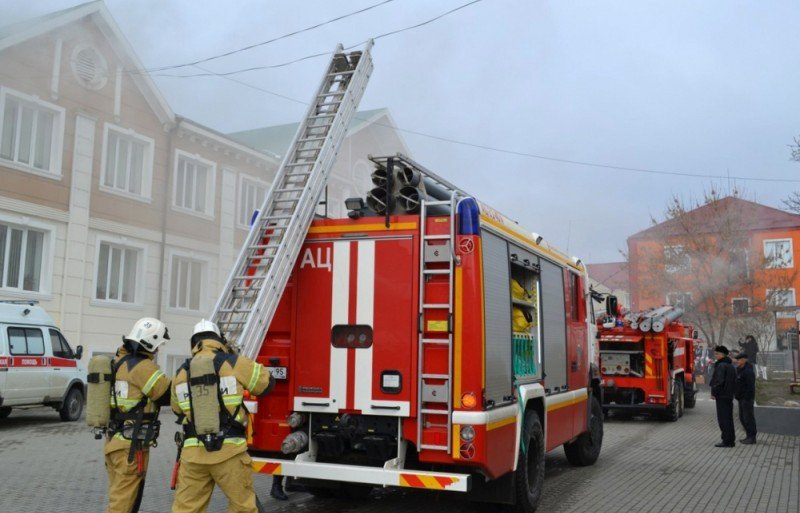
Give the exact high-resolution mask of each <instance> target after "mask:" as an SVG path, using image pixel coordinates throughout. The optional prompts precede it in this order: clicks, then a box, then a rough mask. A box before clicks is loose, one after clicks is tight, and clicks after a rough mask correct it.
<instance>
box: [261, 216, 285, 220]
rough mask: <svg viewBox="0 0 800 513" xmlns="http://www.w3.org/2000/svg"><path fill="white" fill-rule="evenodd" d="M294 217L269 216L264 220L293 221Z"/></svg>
mask: <svg viewBox="0 0 800 513" xmlns="http://www.w3.org/2000/svg"><path fill="white" fill-rule="evenodd" d="M291 218H292V216H267V217H265V218H264V219H275V220H278V221H280V220H281V219H291Z"/></svg>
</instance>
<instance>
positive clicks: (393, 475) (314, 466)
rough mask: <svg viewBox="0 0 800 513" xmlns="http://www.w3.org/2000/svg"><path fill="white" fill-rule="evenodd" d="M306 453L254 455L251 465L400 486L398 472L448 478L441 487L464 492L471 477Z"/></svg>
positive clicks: (287, 472) (286, 473) (310, 476)
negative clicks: (282, 456) (322, 460)
mask: <svg viewBox="0 0 800 513" xmlns="http://www.w3.org/2000/svg"><path fill="white" fill-rule="evenodd" d="M307 454H308V453H304V454H300V455H299V456H297V458H296V459H295V460H294V461H291V460H276V459H270V458H258V457H253V466H254V467H256V468H258V466H259V465H262V466H263V465H264V464H267V463H270V464H277V465H280V466H281V470H280V475H282V476H292V477H304V478H308V479H327V480H330V478H331V476H336V480H337V481H345V482H348V483H364V484H373V485H377V486H401V484H400V476H401V475H404V474H406V475H412V476H416V477H420V476H423V477H429V478H436V477H439V478H448V479H452V480H454V482H453V483H452V484H450V485H448V486H446V487H444V488H443V489H442V491H449V492H467V491H469V490H470V484H471V479H472V477H471V476H470V475H469V474H458V473H449V472H429V471H423V470H395V469H390V468H381V467H362V466H360V465H339V464H334V463H318V462H316V461H308V460H307V459H306V457H307Z"/></svg>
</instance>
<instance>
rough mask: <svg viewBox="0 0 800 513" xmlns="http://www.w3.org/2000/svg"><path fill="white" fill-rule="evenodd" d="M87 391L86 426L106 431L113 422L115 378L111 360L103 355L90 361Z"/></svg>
mask: <svg viewBox="0 0 800 513" xmlns="http://www.w3.org/2000/svg"><path fill="white" fill-rule="evenodd" d="M86 381H87V382H88V385H87V387H86V388H87V390H86V396H87V397H86V424H87V425H88V426H90V427H93V428H97V429H105V428H107V427H108V425H109V423H110V422H111V386H112V385H113V382H114V376H113V373H112V372H111V358H109V357H108V356H103V355H96V356H93V357H92V358H91V359H90V360H89V372H88V375H87V376H86Z"/></svg>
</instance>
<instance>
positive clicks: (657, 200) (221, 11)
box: [0, 0, 800, 262]
mask: <svg viewBox="0 0 800 513" xmlns="http://www.w3.org/2000/svg"><path fill="white" fill-rule="evenodd" d="M467 1H468V0H446V1H445V0H440V1H436V2H431V1H425V0H394V1H393V2H390V3H387V4H386V5H383V6H380V7H377V8H375V9H372V10H370V11H367V12H365V13H363V14H359V15H356V16H353V17H350V18H347V19H345V20H342V21H339V22H335V23H332V24H329V25H326V26H324V27H322V28H320V29H317V30H314V31H312V32H307V33H304V34H301V35H298V36H294V37H292V38H289V39H286V40H284V41H280V42H278V43H274V44H270V45H266V46H263V47H260V48H257V49H254V50H250V51H246V52H241V53H238V54H236V55H234V56H231V57H228V58H225V59H220V60H217V61H213V62H210V63H207V64H203V66H205V67H207V68H209V69H212V70H214V71H216V72H221V71H230V70H236V69H241V68H244V67H249V66H257V65H264V64H275V63H280V62H284V61H286V60H291V59H294V58H297V57H302V56H305V55H308V54H313V53H319V52H325V51H331V50H332V49H333V48H334V47H335V45H336V43H338V42H342V43H344V45H345V46H348V45H352V44H355V43H358V42H360V41H363V40H365V39H367V38H368V37H370V36H375V35H378V34H381V33H384V32H388V31H391V30H394V29H399V28H403V27H407V26H410V25H414V24H416V23H419V22H422V21H425V20H427V19H429V18H432V17H434V16H436V15H439V14H441V13H443V12H445V11H448V10H450V9H452V8H455V7H457V6H459V5H462V4H464V3H467ZM378 2H379V0H357V1H356V0H350V1H337V2H330V1H296V0H294V1H292V0H281V1H276V0H270V1H266V0H250V1H244V0H241V1H239V0H227V1H224V2H223V1H212V0H180V1H179V0H136V1H133V0H107V2H106V4H107V5H108V7H109V9H110V11H111V13H112V14H113V16H114V17H115V18H116V20H117V22H118V23H119V25H120V26H121V28H122V30H123V32H124V33H125V35H126V36H127V38H128V40H129V41H130V42H131V44H132V46H133V48H134V49H135V51H136V52H137V53H138V55H139V57H140V59H141V60H142V61H143V62H144V64H145V66H147V67H156V66H164V65H171V64H179V63H183V62H187V61H192V60H196V59H199V58H204V57H208V56H211V55H215V54H218V53H221V52H224V51H228V50H234V49H236V48H239V47H242V46H246V45H249V44H253V43H257V42H259V41H264V40H267V39H271V38H273V37H276V36H280V35H282V34H285V33H288V32H291V31H294V30H297V29H301V28H304V27H307V26H309V25H313V24H315V23H318V22H322V21H325V20H328V19H330V18H334V17H336V16H339V15H342V14H345V13H348V12H351V11H355V10H358V9H359V8H363V7H367V6H370V5H373V4H376V3H378ZM78 3H81V2H77V1H75V0H37V1H36V2H31V1H30V0H0V20H2V21H0V24H5V22H13V21H17V20H21V19H25V18H28V17H32V16H37V15H40V14H45V13H47V12H50V11H54V10H58V9H63V8H66V7H71V6H73V5H77V4H78ZM799 22H800V2H798V1H797V0H786V1H780V0H771V1H769V2H758V1H750V2H742V1H731V0H718V1H711V0H705V1H702V2H697V1H696V0H693V1H676V0H670V1H658V2H656V1H642V0H629V1H613V2H612V1H606V2H602V1H597V0H593V1H555V0H553V1H549V2H545V1H523V0H484V1H482V2H479V3H477V4H475V5H472V6H469V7H467V8H464V9H462V10H460V11H457V12H455V13H453V14H451V15H449V16H447V17H445V18H443V19H441V20H439V21H436V22H434V23H431V24H429V25H426V26H424V27H421V28H418V29H415V30H411V31H406V32H403V33H400V34H397V35H394V36H390V37H386V38H383V39H380V40H378V41H377V42H376V46H375V49H374V53H373V56H374V61H375V71H374V73H373V76H372V79H371V80H370V83H369V85H368V87H367V92H366V95H365V96H364V99H363V100H362V103H361V108H362V109H373V108H380V107H387V108H389V109H390V111H391V113H392V115H393V117H394V119H395V121H396V123H397V125H398V126H399V127H400V128H402V129H406V130H411V131H415V132H424V133H428V134H433V135H436V136H440V137H445V138H448V139H455V140H459V141H464V142H468V143H473V144H478V145H483V146H491V147H496V148H502V149H507V150H511V151H514V152H518V153H527V154H535V155H541V156H546V157H554V158H559V159H568V160H577V161H587V162H594V163H602V164H610V165H615V166H621V167H632V168H645V169H651V170H657V171H669V172H679V173H696V174H704V175H719V176H728V175H731V176H740V177H761V178H764V177H769V178H784V179H791V180H797V182H796V183H775V182H773V183H769V182H755V181H742V180H739V181H732V182H731V183H735V185H737V186H739V187H740V188H744V189H745V190H746V191H747V195H748V197H750V198H751V199H755V200H757V201H759V202H761V203H764V204H767V205H770V206H774V207H780V206H781V199H782V198H784V197H785V196H786V195H787V194H788V193H789V192H790V191H792V190H794V189H798V190H800V163H793V162H791V161H790V160H789V149H788V147H787V145H788V144H789V143H791V141H792V138H793V137H794V136H796V135H800V119H798V107H799V106H800V103H798V101H797V97H798V93H799V92H800V66H798V65H797V58H798V55H800V37H798V28H797V27H798V26H800V23H799ZM325 65H326V58H325V57H321V58H316V59H310V60H307V61H303V62H301V63H298V64H294V65H291V66H287V67H284V68H279V69H273V70H265V71H257V72H249V73H243V74H239V75H236V76H235V78H236V79H237V80H241V81H244V82H247V83H250V84H253V85H255V86H257V87H259V88H262V89H266V90H269V91H272V92H275V93H279V94H282V95H286V96H290V97H293V98H298V99H300V100H304V101H308V100H309V99H310V97H311V95H312V94H313V93H314V91H315V89H316V87H317V86H318V83H319V80H320V77H321V74H322V72H323V69H324V66H325ZM196 72H198V70H197V69H196V68H183V69H179V70H174V71H170V72H169V73H173V74H189V73H196ZM154 80H155V81H156V83H157V84H158V87H159V88H160V89H161V91H162V93H163V94H164V96H165V97H166V98H167V101H168V102H169V103H170V105H171V106H172V108H173V110H174V111H175V112H177V113H178V114H182V115H184V116H187V117H190V118H192V119H195V120H197V121H198V122H201V123H203V124H206V125H208V126H210V127H213V128H215V129H217V130H220V131H223V132H229V131H235V130H244V129H248V128H255V127H261V126H267V125H274V124H280V123H287V122H293V121H298V120H299V119H300V117H301V116H302V115H303V114H304V113H305V107H303V106H302V105H299V104H297V103H293V102H290V101H287V100H285V99H281V98H278V97H276V96H272V95H269V94H267V93H264V92H260V91H256V90H253V89H251V88H248V87H246V86H242V85H240V84H237V83H234V82H231V81H229V80H224V79H221V78H218V77H204V78H170V77H159V76H156V77H154ZM403 136H404V137H405V140H406V141H407V143H408V145H409V147H410V149H411V151H412V154H413V156H414V157H415V158H416V159H417V160H418V161H419V162H421V163H423V164H425V165H426V166H428V167H429V168H431V169H433V170H436V171H438V172H439V173H440V174H442V175H444V176H445V177H446V178H449V179H450V180H452V181H453V182H455V183H456V184H459V185H461V186H462V187H463V188H464V189H466V190H467V191H470V192H472V193H473V194H476V195H477V196H478V197H479V199H481V200H482V201H484V202H486V203H489V204H491V205H492V206H494V207H495V208H496V209H498V210H500V211H502V212H504V213H505V214H506V215H508V216H509V217H512V218H513V219H516V220H518V221H519V222H520V223H521V224H523V225H524V226H526V227H528V228H530V229H531V230H534V231H537V232H539V233H541V234H542V235H543V236H544V237H545V238H546V239H548V240H549V241H550V242H551V243H554V244H556V245H557V246H560V247H561V248H562V249H568V251H569V252H570V253H571V254H575V255H577V256H580V257H581V258H583V260H584V261H585V262H605V261H612V260H619V259H620V258H621V257H620V254H619V250H620V249H624V248H625V240H626V238H627V237H628V236H629V235H631V234H633V233H635V232H637V231H639V230H641V229H643V228H646V227H648V226H649V225H650V218H651V216H656V217H658V216H661V215H662V213H663V211H664V207H665V206H666V204H667V201H668V200H669V198H670V197H671V196H672V195H673V194H676V195H679V196H681V197H684V198H687V199H689V198H692V197H695V198H696V197H699V196H702V194H703V191H704V189H709V188H710V187H712V186H716V187H721V188H723V189H727V188H728V184H729V182H728V180H726V179H717V180H714V179H709V178H688V177H680V176H669V175H656V174H646V173H636V172H630V171H622V170H612V169H605V168H599V167H588V166H581V165H574V164H567V163H559V162H553V161H547V160H541V159H536V158H531V157H528V156H520V155H513V154H508V153H501V152H495V151H489V150H485V149H479V148H474V147H469V146H464V145H458V144H453V143H448V142H443V141H439V140H435V139H431V138H428V137H423V136H419V135H414V134H411V133H407V132H406V133H404V134H403Z"/></svg>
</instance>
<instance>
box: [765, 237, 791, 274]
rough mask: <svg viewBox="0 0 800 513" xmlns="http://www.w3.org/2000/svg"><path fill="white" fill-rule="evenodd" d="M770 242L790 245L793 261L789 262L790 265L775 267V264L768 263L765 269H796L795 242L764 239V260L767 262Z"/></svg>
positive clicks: (785, 239) (782, 239) (786, 239)
mask: <svg viewBox="0 0 800 513" xmlns="http://www.w3.org/2000/svg"><path fill="white" fill-rule="evenodd" d="M770 242H788V243H789V257H790V258H791V261H790V262H789V265H774V264H771V263H767V265H766V266H765V267H766V268H767V269H793V268H794V242H793V241H792V239H791V238H781V239H764V240H763V242H762V243H761V245H762V248H763V249H764V259H765V260H766V259H767V258H768V256H769V255H768V254H767V244H768V243H770Z"/></svg>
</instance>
